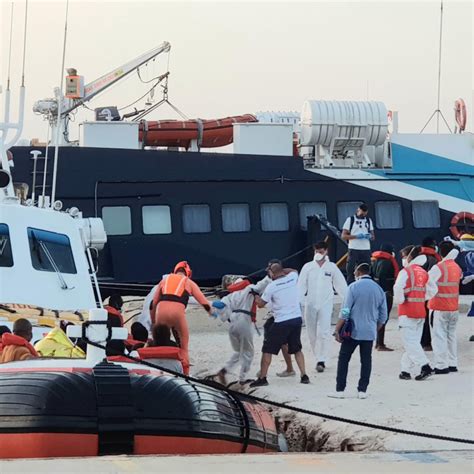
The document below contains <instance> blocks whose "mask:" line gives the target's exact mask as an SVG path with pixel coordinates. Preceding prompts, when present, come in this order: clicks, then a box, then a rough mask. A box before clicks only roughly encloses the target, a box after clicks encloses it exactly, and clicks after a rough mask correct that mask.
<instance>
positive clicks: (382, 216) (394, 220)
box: [375, 201, 403, 229]
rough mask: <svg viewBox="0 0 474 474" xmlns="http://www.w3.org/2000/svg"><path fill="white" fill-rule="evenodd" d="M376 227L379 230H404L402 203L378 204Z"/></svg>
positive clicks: (382, 202) (376, 205)
mask: <svg viewBox="0 0 474 474" xmlns="http://www.w3.org/2000/svg"><path fill="white" fill-rule="evenodd" d="M375 225H376V226H377V229H402V228H403V217H402V205H401V203H400V201H378V202H376V203H375Z"/></svg>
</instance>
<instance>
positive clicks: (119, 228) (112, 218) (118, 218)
mask: <svg viewBox="0 0 474 474" xmlns="http://www.w3.org/2000/svg"><path fill="white" fill-rule="evenodd" d="M102 220H103V221H104V227H105V232H106V233H107V235H130V234H131V233H132V214H131V212H130V208H129V207H128V206H104V207H103V208H102Z"/></svg>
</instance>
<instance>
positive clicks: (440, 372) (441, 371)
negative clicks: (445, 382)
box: [434, 367, 449, 375]
mask: <svg viewBox="0 0 474 474" xmlns="http://www.w3.org/2000/svg"><path fill="white" fill-rule="evenodd" d="M434 373H435V374H436V375H441V374H449V369H448V368H447V367H446V368H445V369H434Z"/></svg>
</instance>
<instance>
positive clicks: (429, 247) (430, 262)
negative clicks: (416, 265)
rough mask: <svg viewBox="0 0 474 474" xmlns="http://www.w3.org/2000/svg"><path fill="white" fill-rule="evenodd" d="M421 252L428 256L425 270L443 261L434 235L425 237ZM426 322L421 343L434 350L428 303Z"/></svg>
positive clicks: (424, 347) (429, 349)
mask: <svg viewBox="0 0 474 474" xmlns="http://www.w3.org/2000/svg"><path fill="white" fill-rule="evenodd" d="M421 254H422V255H425V256H426V263H425V264H424V265H422V267H423V270H426V271H427V272H429V271H430V270H431V268H433V266H434V265H436V264H437V263H438V262H440V261H441V257H440V256H439V254H438V246H437V244H436V240H435V239H433V237H425V238H424V239H423V241H422V242H421ZM425 314H426V316H425V324H424V325H423V333H422V335H421V345H422V346H423V349H424V350H425V351H432V350H433V346H432V345H431V329H430V311H429V309H428V305H426V311H425Z"/></svg>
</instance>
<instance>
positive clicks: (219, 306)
mask: <svg viewBox="0 0 474 474" xmlns="http://www.w3.org/2000/svg"><path fill="white" fill-rule="evenodd" d="M212 306H213V308H216V309H224V308H225V303H223V302H222V301H220V300H217V301H213V302H212Z"/></svg>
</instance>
